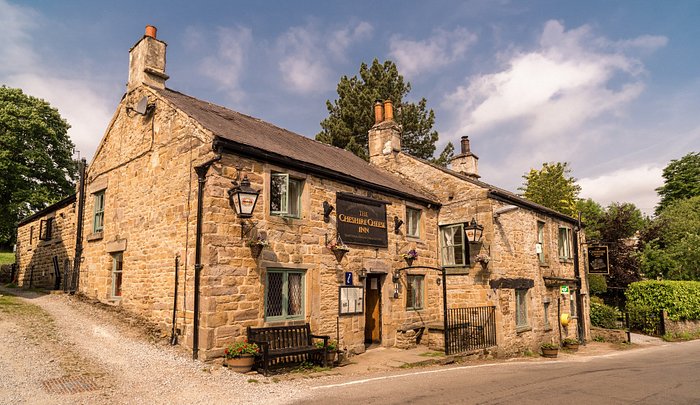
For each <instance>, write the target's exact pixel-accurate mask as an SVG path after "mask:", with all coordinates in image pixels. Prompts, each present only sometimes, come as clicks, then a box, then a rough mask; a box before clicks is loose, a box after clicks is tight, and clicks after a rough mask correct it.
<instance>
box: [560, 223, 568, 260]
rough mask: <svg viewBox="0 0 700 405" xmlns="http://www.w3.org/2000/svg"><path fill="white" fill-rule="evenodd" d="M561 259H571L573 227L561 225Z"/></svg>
mask: <svg viewBox="0 0 700 405" xmlns="http://www.w3.org/2000/svg"><path fill="white" fill-rule="evenodd" d="M558 243H559V259H561V260H569V259H571V228H567V227H563V226H561V227H559V236H558Z"/></svg>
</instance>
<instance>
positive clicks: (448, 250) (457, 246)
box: [440, 224, 467, 266]
mask: <svg viewBox="0 0 700 405" xmlns="http://www.w3.org/2000/svg"><path fill="white" fill-rule="evenodd" d="M440 243H441V246H442V265H443V266H463V265H465V264H467V262H466V260H465V255H464V252H465V249H464V228H463V227H462V224H457V225H447V226H442V227H440Z"/></svg>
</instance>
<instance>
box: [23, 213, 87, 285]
mask: <svg viewBox="0 0 700 405" xmlns="http://www.w3.org/2000/svg"><path fill="white" fill-rule="evenodd" d="M76 211H77V207H76V203H75V201H74V200H73V199H69V200H67V202H66V203H63V204H62V203H59V204H58V206H57V207H56V209H53V210H52V209H50V208H49V211H48V212H45V213H44V214H43V215H39V216H37V217H35V218H34V219H32V220H30V221H28V222H25V223H22V224H21V225H20V226H19V227H18V228H17V274H15V279H16V280H17V284H18V285H19V286H22V287H38V288H45V289H54V287H55V285H56V282H57V279H58V281H59V282H60V281H61V280H63V277H64V274H66V269H70V268H72V266H73V259H74V256H75V217H76ZM49 218H51V219H52V222H53V223H52V230H51V238H50V239H48V240H40V239H39V233H40V227H41V222H42V221H46V220H48V219H49ZM55 264H58V268H59V272H60V274H56V269H55ZM59 287H60V286H59Z"/></svg>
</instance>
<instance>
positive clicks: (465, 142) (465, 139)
mask: <svg viewBox="0 0 700 405" xmlns="http://www.w3.org/2000/svg"><path fill="white" fill-rule="evenodd" d="M467 153H471V151H470V150H469V137H468V136H463V137H462V154H463V155H466V154H467Z"/></svg>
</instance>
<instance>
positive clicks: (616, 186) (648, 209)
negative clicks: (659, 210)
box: [578, 165, 664, 215]
mask: <svg viewBox="0 0 700 405" xmlns="http://www.w3.org/2000/svg"><path fill="white" fill-rule="evenodd" d="M662 171H663V168H662V167H657V166H654V165H641V166H638V167H632V168H625V169H620V170H616V171H614V172H612V173H609V174H605V175H602V176H598V177H590V178H584V179H580V180H579V181H578V184H579V185H580V186H581V197H582V198H592V199H593V200H594V201H596V202H598V203H599V204H601V205H603V206H607V205H608V204H610V203H611V202H631V203H634V204H635V205H636V206H637V208H639V209H640V210H642V211H643V212H644V213H646V214H647V215H651V214H652V213H653V212H654V207H655V206H656V204H657V203H658V201H659V198H658V195H657V194H656V191H654V190H655V189H656V188H657V187H660V186H662V185H663V183H664V180H663V177H662V176H661V173H662Z"/></svg>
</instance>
